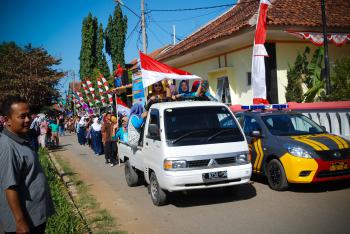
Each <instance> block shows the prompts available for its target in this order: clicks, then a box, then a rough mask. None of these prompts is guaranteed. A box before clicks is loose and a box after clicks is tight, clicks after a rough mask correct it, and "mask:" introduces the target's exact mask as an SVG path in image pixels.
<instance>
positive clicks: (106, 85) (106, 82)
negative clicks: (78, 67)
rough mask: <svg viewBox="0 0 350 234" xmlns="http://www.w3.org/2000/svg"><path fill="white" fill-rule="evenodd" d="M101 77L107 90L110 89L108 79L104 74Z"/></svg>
mask: <svg viewBox="0 0 350 234" xmlns="http://www.w3.org/2000/svg"><path fill="white" fill-rule="evenodd" d="M101 79H102V82H103V85H104V87H105V89H106V91H108V90H109V85H108V81H107V80H106V78H104V77H103V76H101Z"/></svg>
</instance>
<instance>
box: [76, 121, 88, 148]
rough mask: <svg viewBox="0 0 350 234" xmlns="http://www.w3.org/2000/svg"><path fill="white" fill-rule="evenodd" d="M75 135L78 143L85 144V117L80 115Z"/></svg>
mask: <svg viewBox="0 0 350 234" xmlns="http://www.w3.org/2000/svg"><path fill="white" fill-rule="evenodd" d="M77 128H78V130H77V135H78V142H79V144H80V145H85V143H86V142H85V141H86V139H85V133H86V123H85V117H81V118H80V120H79V122H78V124H77Z"/></svg>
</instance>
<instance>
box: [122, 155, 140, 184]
mask: <svg viewBox="0 0 350 234" xmlns="http://www.w3.org/2000/svg"><path fill="white" fill-rule="evenodd" d="M124 172H125V180H126V183H127V184H128V186H129V187H134V186H136V185H138V181H139V176H138V174H137V172H136V170H135V169H134V168H132V166H131V165H130V161H129V160H128V161H126V163H125V168H124Z"/></svg>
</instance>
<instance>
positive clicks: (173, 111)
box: [164, 106, 244, 146]
mask: <svg viewBox="0 0 350 234" xmlns="http://www.w3.org/2000/svg"><path fill="white" fill-rule="evenodd" d="M164 124H165V135H166V139H167V143H168V145H169V146H185V145H201V144H214V143H225V142H236V141H244V137H243V134H242V133H241V131H240V129H239V127H238V125H237V122H236V121H235V119H234V117H233V116H232V114H231V113H230V112H229V110H228V109H227V108H226V107H222V106H206V107H184V108H169V109H166V110H165V111H164Z"/></svg>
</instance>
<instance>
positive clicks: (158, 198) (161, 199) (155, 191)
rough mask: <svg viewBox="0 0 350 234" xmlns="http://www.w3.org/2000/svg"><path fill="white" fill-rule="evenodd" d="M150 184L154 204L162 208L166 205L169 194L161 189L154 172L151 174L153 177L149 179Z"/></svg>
mask: <svg viewBox="0 0 350 234" xmlns="http://www.w3.org/2000/svg"><path fill="white" fill-rule="evenodd" d="M149 182H150V185H149V187H150V193H151V198H152V202H153V204H154V205H156V206H162V205H164V204H165V201H166V197H167V194H166V192H165V191H164V190H163V189H161V188H160V187H159V183H158V180H157V177H156V174H155V173H154V172H152V173H151V177H150V179H149Z"/></svg>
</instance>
